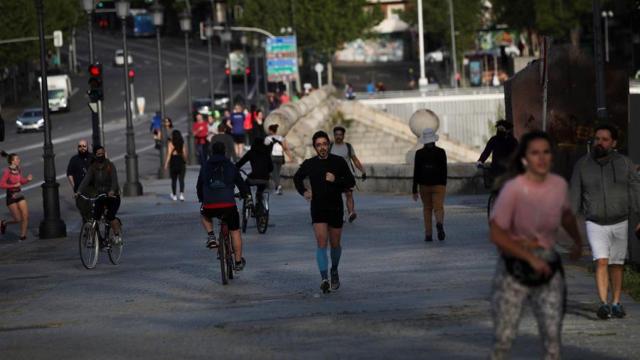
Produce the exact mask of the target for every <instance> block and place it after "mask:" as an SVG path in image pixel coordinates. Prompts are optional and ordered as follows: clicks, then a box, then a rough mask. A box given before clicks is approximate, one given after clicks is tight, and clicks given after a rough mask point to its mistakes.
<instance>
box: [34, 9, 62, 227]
mask: <svg viewBox="0 0 640 360" xmlns="http://www.w3.org/2000/svg"><path fill="white" fill-rule="evenodd" d="M35 5H36V12H37V16H38V36H39V37H40V76H41V79H42V87H41V88H40V101H41V103H40V105H41V106H42V117H43V119H44V149H43V150H44V154H43V159H44V184H42V205H43V209H44V219H42V222H40V229H39V230H40V231H39V235H40V238H41V239H51V238H59V237H65V236H67V227H66V225H65V223H64V221H62V219H61V218H60V196H59V193H58V187H59V186H60V185H59V184H58V183H57V182H56V163H55V154H54V152H53V143H52V142H51V122H50V118H49V94H48V91H47V60H46V59H45V56H46V53H47V49H46V45H45V39H44V5H43V4H42V0H35Z"/></svg>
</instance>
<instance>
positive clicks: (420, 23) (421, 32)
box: [418, 0, 429, 91]
mask: <svg viewBox="0 0 640 360" xmlns="http://www.w3.org/2000/svg"><path fill="white" fill-rule="evenodd" d="M418 49H419V50H418V51H419V52H420V54H419V55H420V56H419V58H420V79H419V80H418V88H419V89H420V91H426V90H427V85H429V82H428V81H427V77H426V74H425V68H424V16H423V15H422V0H418Z"/></svg>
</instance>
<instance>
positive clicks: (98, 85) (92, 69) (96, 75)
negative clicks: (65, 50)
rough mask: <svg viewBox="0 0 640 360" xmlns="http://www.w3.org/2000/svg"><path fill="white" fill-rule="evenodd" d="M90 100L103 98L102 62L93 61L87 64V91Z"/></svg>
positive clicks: (95, 100) (96, 100) (94, 100)
mask: <svg viewBox="0 0 640 360" xmlns="http://www.w3.org/2000/svg"><path fill="white" fill-rule="evenodd" d="M87 94H88V95H89V99H90V100H91V102H98V101H100V100H104V92H103V89H102V64H100V63H94V64H91V65H89V91H87Z"/></svg>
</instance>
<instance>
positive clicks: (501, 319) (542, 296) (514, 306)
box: [490, 131, 582, 359]
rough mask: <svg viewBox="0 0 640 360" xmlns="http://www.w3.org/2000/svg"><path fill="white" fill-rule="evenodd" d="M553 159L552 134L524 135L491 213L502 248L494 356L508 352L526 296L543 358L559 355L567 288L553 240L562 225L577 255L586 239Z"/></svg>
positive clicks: (495, 288)
mask: <svg viewBox="0 0 640 360" xmlns="http://www.w3.org/2000/svg"><path fill="white" fill-rule="evenodd" d="M551 165H552V145H551V140H550V138H549V135H547V134H546V133H544V132H539V131H534V132H530V133H528V134H526V135H524V136H523V137H522V140H521V141H520V145H519V147H518V150H517V152H516V156H515V158H513V160H512V164H511V165H510V169H509V173H510V174H512V176H513V177H512V178H511V179H510V180H508V181H507V182H506V183H505V184H504V186H503V187H502V189H501V190H500V194H499V195H498V198H497V199H496V203H495V205H494V207H493V212H492V213H491V216H490V237H491V241H492V242H493V243H494V244H495V245H496V247H497V248H498V251H499V253H500V256H499V257H498V263H497V267H496V273H495V277H494V280H493V291H492V296H491V305H492V306H491V308H492V309H491V310H492V315H493V323H494V340H493V351H492V353H491V359H505V358H508V357H509V352H510V350H511V344H512V342H513V340H514V339H515V337H516V335H517V332H518V323H519V320H520V316H521V314H522V308H523V305H524V304H525V302H528V303H529V304H530V305H531V307H532V308H533V313H534V315H535V317H536V320H537V322H538V328H539V329H540V337H541V339H542V345H543V348H544V359H559V358H560V350H561V349H560V347H561V341H560V335H561V332H562V320H563V317H564V311H565V304H566V293H567V292H566V282H565V277H564V271H563V267H562V262H561V260H560V255H558V253H557V252H556V251H555V250H554V246H555V244H556V241H557V234H558V230H559V229H560V227H562V228H564V229H565V230H566V231H567V233H568V234H569V235H570V236H571V238H572V239H573V241H574V244H573V248H572V250H571V257H572V258H573V259H577V258H579V257H580V255H581V251H582V239H581V237H580V233H579V232H578V225H577V223H576V218H575V216H574V214H573V212H572V211H571V206H570V204H569V196H568V195H569V194H568V185H567V182H566V181H565V180H564V179H563V178H562V177H560V176H558V175H555V174H552V173H551V172H550V170H551Z"/></svg>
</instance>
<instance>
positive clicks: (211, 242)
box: [207, 234, 220, 249]
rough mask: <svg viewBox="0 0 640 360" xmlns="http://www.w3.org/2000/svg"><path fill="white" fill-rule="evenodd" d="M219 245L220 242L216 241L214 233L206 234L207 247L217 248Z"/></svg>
mask: <svg viewBox="0 0 640 360" xmlns="http://www.w3.org/2000/svg"><path fill="white" fill-rule="evenodd" d="M219 245H220V244H219V243H218V240H217V239H216V234H209V235H207V247H208V248H209V249H214V248H217V247H218V246H219Z"/></svg>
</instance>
